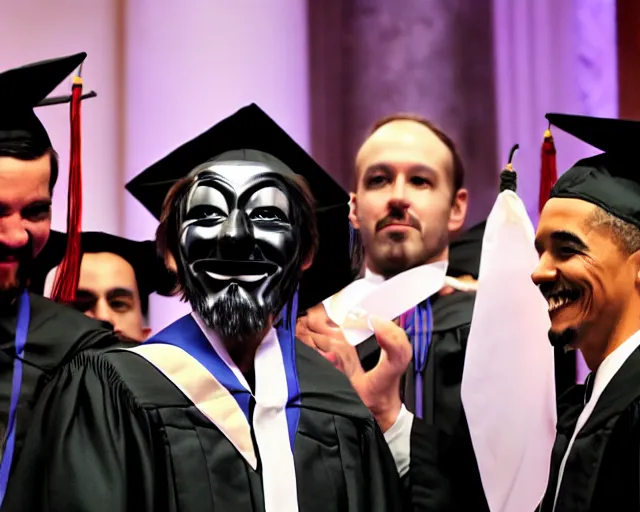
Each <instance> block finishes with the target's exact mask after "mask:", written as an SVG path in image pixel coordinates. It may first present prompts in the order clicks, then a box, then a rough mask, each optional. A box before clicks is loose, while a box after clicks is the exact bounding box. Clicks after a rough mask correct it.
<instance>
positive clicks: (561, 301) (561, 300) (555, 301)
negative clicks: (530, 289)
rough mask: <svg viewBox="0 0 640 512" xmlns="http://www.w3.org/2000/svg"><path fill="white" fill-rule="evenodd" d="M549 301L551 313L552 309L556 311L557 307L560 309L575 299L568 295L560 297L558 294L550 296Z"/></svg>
mask: <svg viewBox="0 0 640 512" xmlns="http://www.w3.org/2000/svg"><path fill="white" fill-rule="evenodd" d="M548 302H549V313H551V312H552V311H555V310H556V309H560V308H561V307H562V306H565V305H567V304H569V303H571V302H573V300H570V299H568V298H567V297H559V296H557V295H554V296H552V297H549V300H548Z"/></svg>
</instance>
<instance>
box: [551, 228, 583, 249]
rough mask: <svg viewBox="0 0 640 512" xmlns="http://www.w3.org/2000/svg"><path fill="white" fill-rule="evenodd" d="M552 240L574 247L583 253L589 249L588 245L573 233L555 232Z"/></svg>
mask: <svg viewBox="0 0 640 512" xmlns="http://www.w3.org/2000/svg"><path fill="white" fill-rule="evenodd" d="M551 240H553V241H554V242H564V243H568V244H571V245H573V246H574V247H575V248H576V249H579V250H581V251H586V250H588V249H589V247H588V246H587V244H585V243H584V242H583V241H582V240H581V239H580V237H578V235H575V234H574V233H571V232H570V231H564V230H561V231H554V232H553V233H551Z"/></svg>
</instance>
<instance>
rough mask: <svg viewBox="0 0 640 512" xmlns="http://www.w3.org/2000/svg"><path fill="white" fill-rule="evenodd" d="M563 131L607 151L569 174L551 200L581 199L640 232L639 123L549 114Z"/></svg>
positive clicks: (553, 123) (583, 160) (551, 195)
mask: <svg viewBox="0 0 640 512" xmlns="http://www.w3.org/2000/svg"><path fill="white" fill-rule="evenodd" d="M546 117H547V119H548V120H549V122H550V123H551V124H552V125H554V126H557V127H558V128H560V129H561V130H563V131H565V132H567V133H569V134H570V135H573V136H574V137H576V138H578V139H580V140H582V141H583V142H586V143H587V144H589V145H591V146H593V147H594V148H596V149H599V150H601V151H604V153H601V154H599V155H596V156H593V157H589V158H584V159H582V160H580V161H578V162H577V163H575V164H574V165H573V166H572V167H571V168H570V169H569V170H568V171H566V172H565V173H564V174H563V175H562V176H560V178H559V179H558V181H557V182H556V184H555V185H554V187H553V189H552V190H551V194H550V196H549V197H550V198H554V197H562V198H573V199H581V200H583V201H587V202H590V203H592V204H595V205H597V206H599V207H601V208H602V209H604V210H605V211H607V212H609V213H610V214H611V215H614V216H615V217H618V218H620V219H622V220H624V221H627V222H629V223H631V224H633V225H635V226H637V227H639V228H640V169H639V166H638V159H637V156H635V151H636V145H637V144H638V142H639V141H640V122H638V121H631V120H626V119H608V118H598V117H588V116H574V115H568V114H547V116H546Z"/></svg>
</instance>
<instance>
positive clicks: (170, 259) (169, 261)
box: [164, 250, 178, 274]
mask: <svg viewBox="0 0 640 512" xmlns="http://www.w3.org/2000/svg"><path fill="white" fill-rule="evenodd" d="M164 264H165V266H166V267H167V268H168V269H169V270H171V271H172V272H174V273H176V274H177V273H178V264H177V263H176V259H175V258H174V256H173V254H172V253H171V251H169V250H167V252H166V253H165V255H164Z"/></svg>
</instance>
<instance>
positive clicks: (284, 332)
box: [277, 289, 302, 453]
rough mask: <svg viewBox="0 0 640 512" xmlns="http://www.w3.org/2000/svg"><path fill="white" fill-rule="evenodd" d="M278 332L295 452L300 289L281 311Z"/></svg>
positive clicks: (288, 423)
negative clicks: (297, 336) (296, 330)
mask: <svg viewBox="0 0 640 512" xmlns="http://www.w3.org/2000/svg"><path fill="white" fill-rule="evenodd" d="M281 315H282V317H281V320H280V324H279V327H278V329H277V332H278V342H279V343H280V350H281V351H282V360H283V361H284V370H285V373H286V377H287V410H286V414H287V425H288V426H289V442H290V443H291V452H292V453H293V445H294V442H295V435H296V432H297V431H298V423H299V421H300V405H301V403H302V402H301V399H300V381H299V379H298V365H297V363H296V361H297V358H296V334H295V326H296V322H297V320H298V291H297V289H296V292H295V294H294V296H293V299H292V300H291V302H289V304H287V305H286V306H285V307H284V309H283V310H282V313H281Z"/></svg>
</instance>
